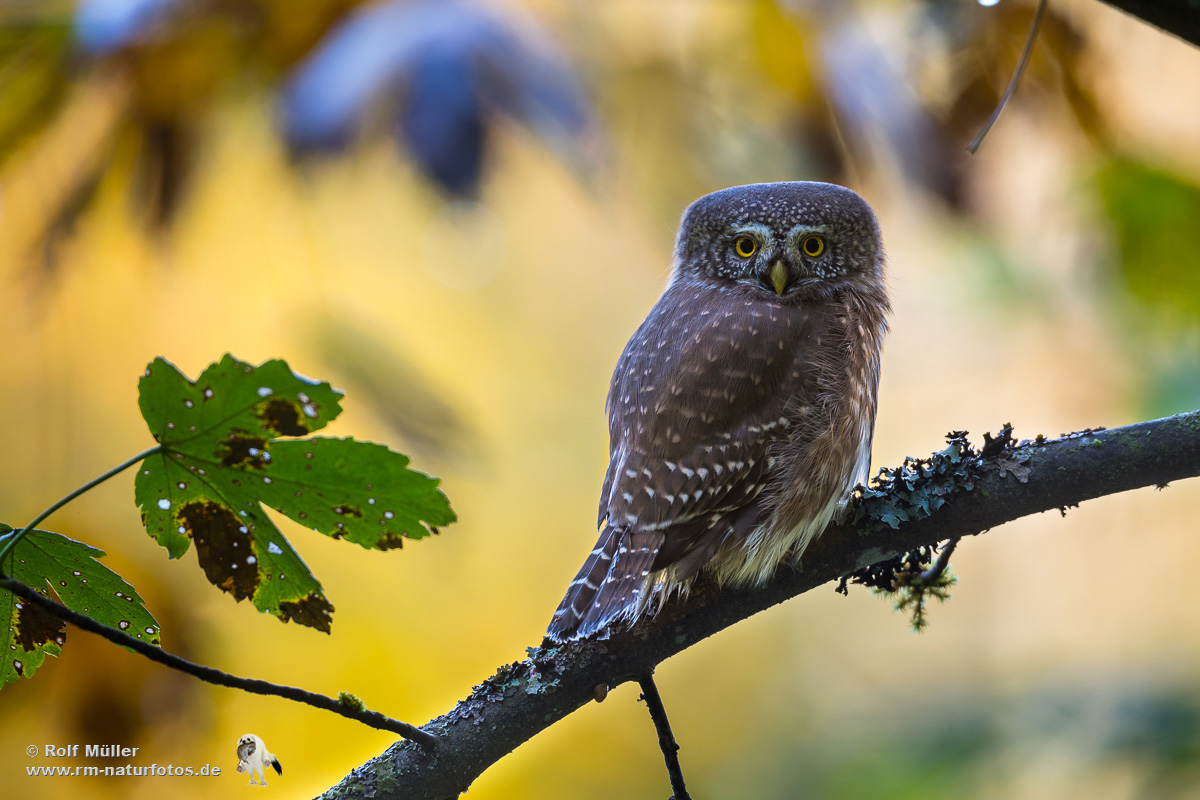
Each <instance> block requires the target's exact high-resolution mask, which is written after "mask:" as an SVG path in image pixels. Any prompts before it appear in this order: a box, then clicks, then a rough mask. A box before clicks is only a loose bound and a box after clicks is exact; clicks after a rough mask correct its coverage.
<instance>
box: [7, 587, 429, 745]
mask: <svg viewBox="0 0 1200 800" xmlns="http://www.w3.org/2000/svg"><path fill="white" fill-rule="evenodd" d="M0 590H3V591H6V592H12V593H13V594H15V595H16V596H17V597H20V598H21V599H23V600H25V601H27V602H30V603H33V604H34V605H36V606H38V607H39V608H41V609H42V610H44V611H46V612H48V613H50V614H53V615H54V616H56V617H58V618H59V619H61V620H64V621H66V622H69V623H71V624H72V625H74V626H75V627H77V628H80V629H81V630H85V631H88V632H90V633H94V634H96V635H98V636H102V637H104V638H105V639H108V640H109V641H110V642H112V643H113V644H119V645H121V646H122V647H128V648H129V649H131V650H134V651H136V652H137V653H138V654H139V655H143V656H145V657H146V658H148V659H150V660H151V661H157V662H158V663H159V664H163V665H164V666H168V667H170V668H171V669H175V670H179V671H180V672H184V673H187V674H188V675H191V676H193V677H195V678H199V679H200V680H202V681H205V682H206V683H212V684H215V685H217V686H228V687H230V688H232V689H241V690H242V691H243V692H251V693H252V694H266V695H274V696H276V697H283V698H286V699H288V700H294V701H296V702H297V703H305V704H307V705H310V706H313V707H315V708H321V709H324V710H325V711H332V712H333V713H335V714H340V715H342V716H343V717H346V718H348V719H352V720H355V721H356V722H361V723H363V724H364V725H369V726H370V727H372V728H376V729H378V730H384V731H390V732H392V733H396V734H399V735H401V736H404V737H406V738H408V739H409V740H410V741H413V742H416V743H417V744H418V745H419V746H421V747H426V748H436V747H437V746H438V744H439V742H438V740H437V737H435V736H431V735H430V734H429V733H427V732H425V731H423V730H421V729H420V728H417V727H414V726H412V725H409V724H408V723H407V722H401V721H400V720H398V719H392V718H391V717H389V716H387V715H385V714H380V713H379V712H378V711H371V710H370V709H368V708H366V707H365V706H361V707H360V706H358V705H356V704H347V703H343V702H340V701H339V700H337V699H335V698H332V697H326V696H325V695H323V694H316V693H315V692H309V691H306V690H304V689H299V688H297V687H295V686H281V685H279V684H277V683H271V682H270V681H264V680H259V679H258V678H242V677H239V676H237V675H230V674H229V673H228V672H222V671H221V670H219V669H215V668H213V667H206V666H204V665H203V664H196V663H193V662H191V661H188V660H187V659H185V658H180V657H179V656H177V655H175V654H173V653H168V652H167V651H166V650H163V649H162V648H160V647H155V646H154V645H152V644H150V643H148V642H144V641H142V640H141V639H135V638H134V637H132V636H130V635H129V634H127V633H125V632H124V631H119V630H117V629H116V628H110V627H108V626H107V625H102V624H100V623H99V622H97V621H96V620H94V619H92V618H91V617H89V616H87V615H86V614H80V613H79V612H78V611H74V610H73V609H70V608H67V607H66V606H64V605H63V604H61V603H56V602H54V601H53V600H51V599H50V598H49V597H45V596H44V595H42V594H41V593H39V592H38V591H37V590H35V589H34V588H33V587H31V586H28V585H27V584H24V583H21V581H18V580H16V579H14V578H9V577H5V576H4V574H3V573H0Z"/></svg>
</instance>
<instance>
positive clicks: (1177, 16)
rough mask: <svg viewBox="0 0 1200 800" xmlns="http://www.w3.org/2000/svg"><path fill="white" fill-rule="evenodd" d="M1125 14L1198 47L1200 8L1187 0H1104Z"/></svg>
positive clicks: (1199, 45) (1199, 39)
mask: <svg viewBox="0 0 1200 800" xmlns="http://www.w3.org/2000/svg"><path fill="white" fill-rule="evenodd" d="M1104 2H1105V3H1107V4H1108V5H1110V6H1112V7H1114V8H1119V9H1121V10H1122V11H1124V12H1125V13H1126V14H1132V15H1133V16H1135V17H1138V18H1140V19H1142V20H1143V21H1145V22H1148V23H1150V24H1151V25H1153V26H1154V27H1156V28H1161V29H1162V30H1164V31H1166V32H1167V33H1173V34H1175V35H1176V36H1178V37H1179V38H1180V39H1183V40H1184V41H1185V42H1191V43H1192V44H1194V45H1196V46H1197V47H1200V10H1198V9H1197V8H1196V4H1195V3H1194V2H1190V1H1189V0H1104Z"/></svg>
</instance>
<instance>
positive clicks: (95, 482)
mask: <svg viewBox="0 0 1200 800" xmlns="http://www.w3.org/2000/svg"><path fill="white" fill-rule="evenodd" d="M159 450H162V445H160V444H156V445H154V447H151V448H150V449H149V450H145V451H143V452H141V453H138V454H137V455H136V456H134V457H133V458H131V459H129V460H127V461H122V462H121V463H120V464H118V465H117V466H115V467H113V468H112V469H110V470H109V471H108V472H106V473H104V474H103V475H101V476H100V477H98V478H93V479H92V480H90V481H88V482H87V483H85V484H84V485H83V486H80V487H79V488H78V489H76V490H75V491H73V492H71V493H70V494H68V495H67V496H66V497H63V498H61V499H59V500H57V501H56V502H55V503H54V504H53V505H51V506H50V507H49V508H47V509H46V510H45V511H43V512H42V513H40V514H38V515H37V516H36V517H34V518H33V520H32V521H31V522H30V523H29V524H28V525H26V526H25V527H24V528H21V530H19V531H17V535H16V536H13V537H12V538H10V539H9V540H8V541H6V542H5V543H4V547H3V548H0V564H3V563H4V557H5V556H7V555H8V554H9V553H11V552H12V549H13V548H14V547H16V546H17V542H19V541H21V539H23V538H24V537H25V534H27V533H29V532H30V531H31V530H33V529H34V528H35V527H37V524H38V523H39V522H41V521H42V520H44V519H45V518H46V517H48V516H50V515H51V514H53V513H54V512H55V511H58V510H59V509H60V508H62V507H63V506H65V505H66V504H67V503H69V502H71V501H72V500H74V499H75V498H76V497H79V495H81V494H83V493H84V492H86V491H88V490H89V489H93V488H95V487H96V486H99V485H100V484H102V483H104V482H105V481H106V480H108V479H109V478H111V477H113V476H114V475H117V474H120V473H121V472H124V471H125V470H127V469H129V468H130V467H132V466H133V465H134V464H136V463H138V462H139V461H141V460H142V459H144V458H149V457H150V456H152V455H154V454H155V453H157V452H158V451H159Z"/></svg>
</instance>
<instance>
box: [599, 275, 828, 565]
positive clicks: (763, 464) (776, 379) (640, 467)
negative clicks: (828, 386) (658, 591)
mask: <svg viewBox="0 0 1200 800" xmlns="http://www.w3.org/2000/svg"><path fill="white" fill-rule="evenodd" d="M820 313H821V312H820V311H813V310H806V309H800V308H797V307H794V306H787V305H783V304H775V303H770V302H763V300H762V299H761V298H751V297H750V296H749V294H748V292H745V290H743V289H741V287H739V286H737V285H726V286H723V287H718V286H713V285H709V284H684V283H677V284H675V285H673V286H671V287H670V288H669V289H668V290H667V291H666V292H665V293H664V294H663V296H662V298H661V299H660V300H659V302H658V304H657V305H656V306H655V308H654V310H653V311H651V313H650V315H649V316H648V317H647V318H646V321H645V322H644V323H643V324H642V327H641V328H640V329H639V330H638V332H637V333H636V334H635V335H634V337H633V338H632V339H631V340H630V342H629V344H628V345H627V346H626V348H625V351H624V353H623V354H622V356H621V359H620V361H619V362H618V364H617V368H616V371H615V372H614V375H613V381H612V388H611V390H610V393H609V399H608V411H609V434H610V451H611V453H610V456H611V457H610V462H609V469H608V474H607V476H606V478H605V482H604V488H603V490H602V492H601V497H600V518H601V520H607V521H608V523H609V525H612V526H613V527H615V528H621V529H625V530H628V531H631V532H650V531H661V532H662V533H663V543H662V546H661V548H660V551H659V553H658V555H657V558H656V560H655V562H654V566H653V568H654V569H662V568H664V567H666V566H669V565H670V564H671V563H674V562H677V561H679V560H680V559H683V558H685V557H686V556H687V555H688V553H689V551H690V550H693V549H694V548H693V546H694V545H697V544H699V541H700V540H701V539H704V540H707V541H706V542H705V545H706V549H709V548H711V549H712V551H713V552H715V548H716V546H718V545H719V543H720V542H719V539H720V538H722V537H723V536H724V535H726V534H727V533H728V532H729V530H730V529H731V526H734V527H736V526H737V525H752V524H753V523H754V522H755V521H756V518H755V515H754V514H753V510H754V509H753V508H752V506H755V503H754V501H755V500H756V499H757V498H758V496H759V495H760V494H761V492H762V491H763V489H764V488H765V486H766V481H767V477H768V475H769V474H770V468H771V462H772V460H773V455H772V445H773V444H774V443H775V442H776V441H778V440H780V439H781V438H783V437H784V436H786V435H787V431H788V429H789V427H790V426H791V425H792V424H793V420H792V419H790V418H789V417H790V416H794V415H795V413H796V412H797V411H798V410H799V409H801V408H803V407H804V406H806V405H809V404H810V403H811V402H815V400H814V397H815V394H816V384H815V376H813V375H812V374H810V373H809V372H806V370H805V369H804V368H803V367H802V366H801V365H800V362H799V360H798V359H797V355H798V354H799V353H801V352H802V351H803V349H804V348H805V346H806V345H808V344H810V343H811V342H810V340H813V339H815V337H816V336H817V335H818V331H819V330H820V328H821V327H822V326H821V324H820V322H821V320H820V319H818V315H819V314H820ZM739 512H744V513H739ZM722 526H723V527H722ZM718 528H719V530H718ZM710 532H711V533H710ZM707 555H708V556H710V557H711V553H708V554H707ZM694 560H695V559H693V561H694ZM703 561H707V558H703ZM702 565H703V562H701V563H698V564H694V565H692V564H687V565H686V566H687V567H688V571H689V573H690V572H691V571H694V569H698V568H699V567H700V566H702Z"/></svg>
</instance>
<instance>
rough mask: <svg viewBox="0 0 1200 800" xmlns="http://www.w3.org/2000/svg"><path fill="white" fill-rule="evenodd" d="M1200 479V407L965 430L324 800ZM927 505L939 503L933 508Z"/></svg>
mask: <svg viewBox="0 0 1200 800" xmlns="http://www.w3.org/2000/svg"><path fill="white" fill-rule="evenodd" d="M1197 475H1200V411H1197V412H1192V413H1189V414H1180V415H1178V416H1175V417H1169V418H1166V419H1159V420H1154V421H1152V422H1143V423H1139V424H1136V425H1130V426H1127V427H1124V428H1116V429H1114V430H1109V431H1084V432H1082V433H1078V434H1072V435H1070V436H1065V437H1063V438H1060V439H1055V440H1040V437H1039V441H1036V442H1027V443H1022V444H1021V445H1020V446H1018V447H1013V446H1012V445H1011V443H1006V442H1005V441H1001V440H993V441H992V442H991V443H990V444H989V445H988V447H986V448H985V450H984V454H978V453H976V452H975V451H974V450H972V449H971V448H970V447H969V445H967V444H966V442H965V439H963V438H962V437H961V436H954V437H952V438H951V446H950V447H948V448H947V449H946V450H944V451H942V452H941V453H938V454H935V455H934V456H932V457H930V458H929V459H922V460H920V461H913V460H911V459H910V460H908V461H906V462H905V465H904V466H902V467H899V468H897V469H894V470H884V471H883V478H884V480H883V482H882V484H878V485H877V487H878V488H877V489H875V490H871V491H868V492H866V493H865V495H866V496H865V497H862V498H859V499H858V500H857V501H856V503H855V507H854V514H853V515H852V518H851V519H850V520H848V521H847V522H844V523H842V524H839V525H837V526H834V527H832V528H830V529H829V530H827V531H826V532H825V533H824V534H823V535H822V536H821V538H820V539H818V540H817V541H816V542H815V543H814V544H813V545H812V546H811V547H810V548H809V550H808V552H807V553H806V554H805V556H804V562H803V564H802V565H801V566H800V569H799V570H793V569H790V568H787V567H781V568H780V569H779V570H778V571H777V572H776V574H775V577H774V578H773V579H772V580H771V581H770V583H768V584H767V585H766V586H764V587H762V588H760V589H756V590H749V589H733V588H721V587H718V586H716V585H714V584H712V583H706V584H701V585H698V586H697V587H695V589H694V590H693V591H692V592H691V593H690V595H689V596H688V597H687V599H686V601H684V602H672V603H668V604H667V606H666V607H665V608H664V609H663V610H662V611H661V612H660V613H659V614H658V615H657V616H655V617H654V618H652V619H649V620H646V621H644V622H643V623H642V624H639V625H637V626H635V627H634V628H633V629H632V630H629V631H622V632H619V633H615V634H613V635H611V636H610V637H609V638H607V639H592V640H587V641H584V642H578V643H573V644H569V645H564V646H558V647H552V646H551V647H541V648H531V649H530V658H528V659H526V660H525V661H522V662H518V663H514V664H509V665H505V666H503V667H501V668H500V669H499V670H498V671H497V672H496V674H495V675H493V676H492V677H490V678H488V679H487V680H486V681H484V682H483V683H482V684H480V685H479V686H476V687H475V689H474V690H473V691H472V692H471V694H470V696H469V697H467V698H466V699H465V700H463V701H462V702H460V703H459V704H458V705H457V706H456V707H455V708H454V709H453V710H451V711H450V712H449V713H448V714H445V715H444V716H441V717H438V718H437V719H434V720H432V721H430V722H429V723H428V724H426V725H425V726H424V730H426V731H428V732H429V733H433V734H435V735H437V736H438V737H439V738H440V739H441V742H442V745H443V746H442V748H440V750H439V751H438V752H437V753H430V752H428V751H426V750H424V749H423V748H421V747H419V746H416V745H414V744H412V743H409V742H401V743H397V744H395V745H393V746H392V747H391V748H389V749H388V750H387V751H386V752H385V753H384V754H382V755H381V756H379V757H377V758H375V759H372V760H371V761H369V762H367V763H366V764H364V765H363V766H362V767H360V768H358V769H356V770H354V771H353V772H351V773H350V774H349V775H347V776H346V777H345V778H344V779H343V780H342V781H341V782H340V783H339V784H338V785H337V786H334V787H333V788H331V789H330V790H328V791H327V792H326V793H325V794H324V795H322V797H323V798H326V799H327V800H341V799H342V798H349V797H362V796H367V797H375V798H377V799H378V800H388V799H390V798H395V799H397V800H398V799H399V798H429V799H430V800H435V799H438V800H440V799H442V798H454V797H457V796H458V795H459V794H460V793H462V792H464V791H466V789H467V787H469V786H470V785H471V782H472V781H474V780H475V778H477V777H478V776H479V775H480V774H481V773H482V772H483V771H484V770H485V769H487V767H488V766H490V765H491V764H493V763H495V762H496V761H498V760H499V759H501V758H503V757H504V756H505V755H507V754H508V753H510V752H512V751H513V750H514V749H515V748H516V747H518V746H519V745H521V744H522V743H523V742H525V741H527V740H529V739H530V738H532V737H533V736H534V735H535V734H537V733H538V732H539V731H541V730H543V729H544V728H547V727H549V726H551V725H553V724H554V723H556V722H558V721H559V720H560V719H562V718H563V717H565V716H567V715H568V714H570V713H571V712H572V711H574V710H576V709H577V708H579V707H581V706H583V705H585V704H586V703H587V702H589V701H590V700H592V699H593V696H594V693H595V688H596V686H598V685H600V684H606V685H608V686H611V687H616V686H618V685H620V684H622V683H624V682H626V681H637V680H638V679H639V678H640V677H642V676H644V675H646V674H648V673H650V672H651V671H652V670H653V669H654V667H655V666H656V665H657V664H658V663H659V662H661V661H663V660H665V659H667V658H670V657H671V656H673V655H675V654H676V653H678V652H680V651H682V650H684V649H686V648H688V647H691V646H692V645H693V644H695V643H696V642H698V641H700V640H701V639H704V638H706V637H708V636H711V635H712V634H714V633H716V632H717V631H720V630H722V629H724V628H727V627H729V626H730V625H733V624H734V623H736V622H739V621H741V620H743V619H745V618H747V617H749V616H751V615H752V614H756V613H758V612H759V611H762V610H764V609H767V608H770V607H771V606H773V605H775V604H777V603H781V602H783V601H784V600H787V599H789V598H791V597H795V596H796V595H798V594H802V593H804V592H807V591H808V590H810V589H813V588H815V587H817V586H821V585H822V584H825V583H828V582H829V581H832V580H836V579H837V578H839V577H840V576H842V575H845V574H847V573H850V572H853V571H855V570H858V569H861V568H863V567H866V566H869V565H871V564H875V563H878V562H880V561H884V560H887V559H889V558H892V557H894V556H896V555H899V554H902V553H906V552H908V551H910V550H913V549H915V548H917V547H921V546H925V545H932V544H935V543H937V542H940V541H942V540H944V539H950V538H955V537H960V536H969V535H974V534H977V533H981V532H983V531H986V530H988V529H990V528H994V527H996V526H998V525H1001V524H1003V523H1005V522H1009V521H1011V520H1014V519H1018V518H1020V517H1023V516H1027V515H1029V514H1035V513H1039V512H1043V511H1047V510H1049V509H1060V508H1066V507H1068V506H1073V505H1077V504H1078V503H1080V502H1082V501H1084V500H1090V499H1092V498H1095V497H1101V496H1103V495H1109V494H1115V493H1117V492H1123V491H1127V490H1129V489H1136V488H1140V487H1143V486H1155V485H1159V486H1161V485H1164V484H1166V483H1168V482H1170V481H1175V480H1180V479H1182V478H1189V477H1194V476H1197ZM931 509H933V510H931Z"/></svg>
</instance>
